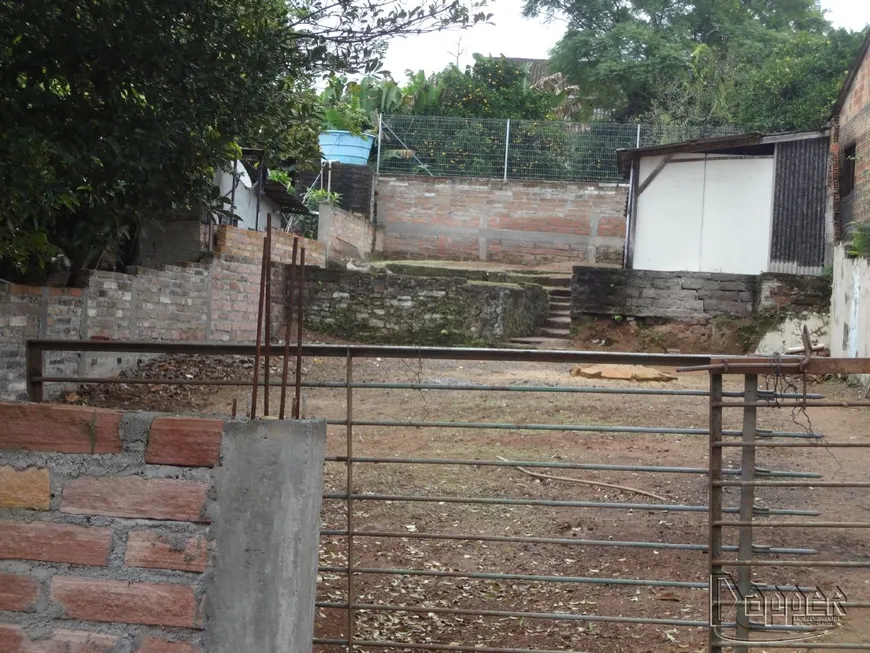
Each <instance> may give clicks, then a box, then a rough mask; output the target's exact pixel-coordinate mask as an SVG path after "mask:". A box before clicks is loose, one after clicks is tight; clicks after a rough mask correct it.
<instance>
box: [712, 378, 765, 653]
mask: <svg viewBox="0 0 870 653" xmlns="http://www.w3.org/2000/svg"><path fill="white" fill-rule="evenodd" d="M744 394H745V397H744V398H745V401H746V403H747V404H755V403H756V401H757V400H758V375H757V374H747V375H746V377H745V381H744ZM757 429H758V409H757V408H756V407H755V406H753V405H748V406H747V407H746V408H744V409H743V443H744V444H754V443H755V436H756V433H757ZM719 451H722V450H721V449H719ZM755 451H756V449H755V447H744V448H743V449H742V452H741V453H742V455H741V462H740V480H741V481H744V482H746V483H752V482H754V481H755ZM754 506H755V486H754V485H750V484H747V485H742V486H741V487H740V521H742V522H749V523H751V522H752V516H753V508H754ZM738 538H739V540H738V543H737V559H738V560H752V526H741V527H740V530H739V535H738ZM737 574H738V575H737V587H738V589H739V590H740V598H741V601H740V602H739V603H738V605H737V639H738V640H740V641H748V640H749V634H750V630H751V629H750V624H749V618H748V616H747V615H746V602H745V600H743V598H744V597H746V596H749V594H750V592H751V591H752V567H750V566H741V567H739V568H738V570H737ZM734 651H735V653H748V651H749V649H748V648H747V647H745V646H737V647H735V648H734Z"/></svg>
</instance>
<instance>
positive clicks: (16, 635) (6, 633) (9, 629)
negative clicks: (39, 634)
mask: <svg viewBox="0 0 870 653" xmlns="http://www.w3.org/2000/svg"><path fill="white" fill-rule="evenodd" d="M25 640H26V636H25V635H24V631H23V630H21V628H19V627H18V626H3V625H0V651H3V652H4V653H7V652H8V653H17V652H18V651H20V650H21V645H22V644H23V643H24V642H25Z"/></svg>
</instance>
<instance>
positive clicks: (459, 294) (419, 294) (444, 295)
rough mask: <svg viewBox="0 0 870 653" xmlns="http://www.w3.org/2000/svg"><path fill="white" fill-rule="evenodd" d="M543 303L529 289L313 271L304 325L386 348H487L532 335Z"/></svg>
mask: <svg viewBox="0 0 870 653" xmlns="http://www.w3.org/2000/svg"><path fill="white" fill-rule="evenodd" d="M548 303H549V299H548V297H547V293H546V291H545V290H544V288H543V287H542V286H539V285H535V284H512V283H489V282H482V281H468V280H466V279H461V278H451V277H411V276H404V275H397V274H367V273H361V272H349V271H341V270H315V271H313V274H311V275H309V276H308V277H307V278H306V307H305V311H306V313H305V323H306V326H308V327H309V328H311V329H314V330H316V331H320V332H323V333H330V334H333V335H337V336H340V337H345V338H349V339H354V340H362V341H369V342H385V343H389V344H411V345H432V344H489V343H495V342H500V341H504V340H507V339H510V338H512V337H518V336H530V335H534V334H535V332H536V331H537V329H538V328H539V327H540V326H542V325H543V323H544V322H545V321H546V319H547V312H548Z"/></svg>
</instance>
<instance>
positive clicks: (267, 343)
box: [263, 213, 272, 417]
mask: <svg viewBox="0 0 870 653" xmlns="http://www.w3.org/2000/svg"><path fill="white" fill-rule="evenodd" d="M265 248H266V292H265V300H264V301H265V302H266V303H265V306H264V309H265V313H266V324H265V327H266V335H265V337H264V338H263V341H264V346H263V415H264V416H265V417H268V416H269V394H270V392H269V391H270V390H271V389H272V386H271V385H270V384H269V376H270V369H269V359H270V358H271V354H272V214H271V213H267V214H266V243H265Z"/></svg>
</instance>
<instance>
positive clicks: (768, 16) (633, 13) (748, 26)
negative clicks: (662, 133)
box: [525, 0, 830, 120]
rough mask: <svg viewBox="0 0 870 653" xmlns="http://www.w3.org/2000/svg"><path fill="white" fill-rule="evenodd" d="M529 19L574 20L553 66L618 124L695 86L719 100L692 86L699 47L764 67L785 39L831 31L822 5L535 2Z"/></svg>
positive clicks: (794, 1)
mask: <svg viewBox="0 0 870 653" xmlns="http://www.w3.org/2000/svg"><path fill="white" fill-rule="evenodd" d="M525 13H526V14H527V15H530V16H541V15H543V16H554V17H555V16H558V17H560V18H563V19H565V20H566V21H567V24H568V26H567V30H566V32H565V35H564V36H563V38H562V39H561V40H560V41H559V42H558V43H557V45H556V47H555V48H554V50H553V53H552V55H553V56H552V63H551V67H552V68H553V69H554V70H558V71H560V72H562V73H563V74H565V75H566V76H567V77H568V79H569V81H571V82H572V83H574V84H576V85H578V86H579V87H580V95H581V98H582V99H583V100H585V106H586V107H587V113H588V114H591V112H592V111H593V110H595V109H600V110H605V111H607V112H609V113H610V115H611V116H612V117H613V118H614V119H615V120H630V119H635V118H639V117H642V116H645V115H648V114H649V112H650V111H651V109H652V107H653V105H654V104H655V102H656V100H657V99H658V98H660V96H661V94H662V92H663V91H664V90H668V91H670V92H672V93H673V91H674V89H675V88H679V86H680V85H683V84H687V83H688V84H690V86H689V87H687V88H686V89H685V90H687V91H690V93H687V94H686V96H687V97H692V98H693V101H697V102H700V103H701V104H703V103H704V101H706V102H712V98H709V97H707V98H702V97H700V95H701V94H700V93H699V91H700V90H703V89H699V88H694V87H692V86H691V84H692V83H693V82H694V80H695V78H697V77H698V73H699V69H698V68H697V63H698V62H697V61H695V60H694V58H695V57H696V56H697V54H698V53H699V46H704V47H705V48H707V49H706V50H704V49H702V50H700V53H701V54H704V56H711V57H712V58H713V60H715V61H721V60H723V59H726V58H728V57H729V56H736V57H738V58H740V59H741V60H742V61H746V62H752V64H753V65H756V66H757V65H758V63H759V62H760V61H765V60H767V59H768V58H769V57H770V56H771V52H772V50H773V49H774V48H775V47H776V46H777V45H779V44H781V43H782V42H783V40H784V39H788V38H789V37H790V36H792V35H794V34H796V33H799V32H806V33H808V34H815V35H822V34H825V33H826V32H827V30H829V29H830V25H829V24H828V23H827V21H826V20H825V19H824V16H823V14H822V11H821V9H820V8H819V6H818V3H817V1H816V0H727V1H725V2H723V1H721V0H697V1H695V2H686V1H677V2H662V0H621V1H620V2H612V1H611V0H527V2H526V5H525ZM729 53H733V54H729ZM702 70H704V71H705V72H709V71H708V70H707V69H706V68H705V67H702ZM705 79H706V83H709V81H710V78H709V75H708V76H706V77H705ZM700 83H701V85H702V86H703V84H704V83H705V82H704V81H703V80H702V81H701V82H700ZM675 84H676V85H677V86H676V87H675ZM691 93H695V95H694V96H692V95H691ZM714 104H715V102H714Z"/></svg>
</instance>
